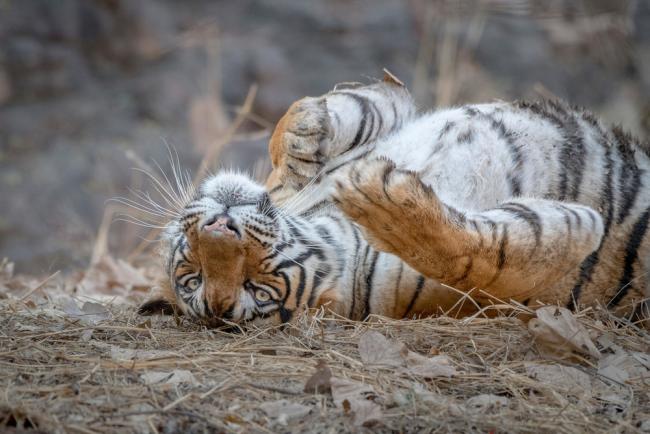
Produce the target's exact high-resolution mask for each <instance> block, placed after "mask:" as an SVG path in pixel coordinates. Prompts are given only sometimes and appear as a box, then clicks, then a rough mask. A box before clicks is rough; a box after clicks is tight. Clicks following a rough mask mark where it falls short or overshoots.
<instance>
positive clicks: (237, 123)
mask: <svg viewBox="0 0 650 434" xmlns="http://www.w3.org/2000/svg"><path fill="white" fill-rule="evenodd" d="M256 95H257V83H253V84H252V85H251V86H250V88H249V89H248V93H247V94H246V98H245V99H244V104H242V106H241V108H240V109H239V110H238V111H237V116H236V117H235V119H234V120H233V121H232V123H231V124H230V125H229V126H228V129H227V130H226V132H225V133H224V135H223V137H222V138H221V139H220V140H219V141H217V142H216V143H215V144H214V145H213V146H211V147H210V148H209V149H208V152H206V153H205V155H204V156H203V159H202V160H201V163H200V165H199V168H198V170H197V172H196V176H195V177H194V180H193V181H192V184H193V185H197V184H198V183H199V181H201V179H203V177H204V176H205V175H206V174H207V172H208V170H209V169H210V165H212V164H214V159H216V157H217V155H219V153H220V152H221V151H222V150H223V147H224V146H225V145H226V144H228V143H229V142H230V141H231V140H232V138H233V137H234V135H235V133H236V132H237V130H238V129H239V127H241V125H242V124H243V123H244V121H245V120H246V119H247V118H248V116H249V114H250V113H251V109H252V108H253V102H255V96H256ZM159 233H160V229H152V230H151V231H149V233H148V234H147V236H146V237H145V238H146V239H145V240H143V241H142V242H140V244H138V245H137V246H136V247H135V249H133V251H131V253H129V256H128V259H132V258H135V257H137V256H138V255H140V254H141V253H142V252H143V251H144V250H145V249H146V248H147V247H148V246H149V245H150V244H151V243H150V242H149V241H148V240H147V239H151V238H153V237H156V236H158V234H159Z"/></svg>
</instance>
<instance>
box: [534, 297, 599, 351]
mask: <svg viewBox="0 0 650 434" xmlns="http://www.w3.org/2000/svg"><path fill="white" fill-rule="evenodd" d="M536 314H537V318H533V319H531V320H530V321H529V323H528V329H529V330H530V332H531V333H532V334H533V336H535V342H536V344H537V346H538V348H539V349H540V351H542V352H546V353H548V354H551V355H554V356H558V357H570V356H571V355H572V353H573V351H577V352H579V353H582V354H587V355H590V356H592V357H594V358H597V359H598V358H600V357H601V354H600V351H598V348H596V346H595V345H594V343H593V342H592V341H591V338H590V337H589V333H587V331H586V330H585V329H584V327H582V325H580V323H578V321H576V319H575V317H574V316H573V314H572V313H571V311H569V310H568V309H565V308H563V307H553V306H546V307H542V308H539V309H537V311H536Z"/></svg>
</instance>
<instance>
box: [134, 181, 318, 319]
mask: <svg viewBox="0 0 650 434" xmlns="http://www.w3.org/2000/svg"><path fill="white" fill-rule="evenodd" d="M294 224H296V225H297V224H301V223H300V222H299V221H297V219H294V218H291V217H287V216H285V215H283V213H282V212H281V210H280V209H278V208H277V207H276V206H275V205H274V204H273V203H272V202H271V200H270V198H269V195H268V194H267V192H266V189H265V188H264V187H263V186H262V185H259V184H257V183H255V182H254V181H252V180H251V179H250V178H248V177H246V176H244V175H241V174H236V173H232V172H225V173H221V174H218V175H215V176H212V177H210V178H208V179H206V180H205V181H204V182H203V184H202V185H201V186H200V188H199V189H198V192H197V194H195V195H194V197H193V199H192V200H190V201H189V203H187V204H186V205H185V207H184V209H183V210H182V212H181V213H180V216H179V217H178V218H177V219H174V220H173V221H171V222H170V223H169V224H168V225H167V227H166V230H165V233H164V237H163V246H162V250H163V252H162V253H163V255H162V256H163V258H164V264H165V269H166V277H165V279H164V281H163V282H162V283H161V285H160V288H161V291H160V292H159V293H158V294H156V296H154V297H153V298H152V299H150V300H149V301H147V302H145V303H144V304H143V305H142V306H141V307H140V312H141V313H143V314H147V313H155V312H158V311H163V312H170V311H172V310H174V311H180V312H181V313H183V314H186V315H189V316H191V317H195V318H199V319H202V320H206V321H208V322H211V321H214V322H215V323H217V324H218V323H220V322H222V321H223V320H225V321H228V322H234V323H239V322H242V321H248V322H254V323H256V324H260V323H270V324H279V323H284V322H287V321H289V320H290V319H291V318H292V316H293V314H294V313H295V312H296V310H298V309H299V308H303V307H304V306H307V305H309V306H312V307H314V306H315V305H316V304H318V303H322V302H323V301H324V300H325V299H326V298H327V296H326V295H323V294H321V295H322V296H319V297H316V298H314V296H310V297H309V298H307V297H305V291H304V287H305V282H306V281H307V279H310V278H312V276H310V275H311V274H312V273H319V272H321V273H322V270H323V269H324V268H327V265H326V264H325V263H326V262H327V260H328V258H327V257H326V253H327V252H326V248H325V247H323V248H322V249H320V248H319V247H318V246H317V245H314V244H313V243H315V244H318V242H319V241H318V240H313V241H311V240H310V242H311V243H312V244H310V246H309V248H308V249H307V250H305V248H306V247H305V246H304V245H301V244H302V240H301V239H300V237H295V230H294V227H293V225H294ZM317 250H318V254H314V252H315V251H317ZM305 252H308V253H307V254H305ZM308 299H309V301H310V303H311V304H310V303H308V302H307V300H308ZM220 320H221V321H220Z"/></svg>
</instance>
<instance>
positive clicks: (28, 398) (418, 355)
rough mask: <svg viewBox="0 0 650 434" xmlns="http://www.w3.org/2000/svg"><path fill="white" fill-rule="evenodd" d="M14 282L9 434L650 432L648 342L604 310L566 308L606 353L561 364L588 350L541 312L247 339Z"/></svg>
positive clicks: (6, 314)
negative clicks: (555, 336)
mask: <svg viewBox="0 0 650 434" xmlns="http://www.w3.org/2000/svg"><path fill="white" fill-rule="evenodd" d="M51 280H56V278H52V279H51ZM1 282H2V280H1V279H0V283H1ZM11 282H13V283H11ZM15 282H16V278H15V277H14V278H12V280H10V281H9V283H7V281H5V286H4V292H2V294H4V295H3V297H4V298H3V299H2V300H0V323H2V324H3V327H2V330H0V382H1V384H2V390H3V393H2V396H0V424H2V425H0V431H1V430H2V429H4V430H5V431H4V432H13V433H17V432H21V433H36V432H80V433H94V432H115V433H130V432H133V433H141V432H153V433H156V432H157V433H175V432H184V433H195V432H196V433H202V432H364V431H365V432H459V431H463V432H558V433H560V432H594V433H606V432H607V433H611V432H647V431H650V371H649V370H648V369H649V368H650V355H649V354H648V348H650V338H649V337H648V334H647V333H646V332H645V331H643V330H641V329H638V328H637V327H636V326H634V325H633V324H630V323H628V322H627V321H625V320H620V319H616V318H614V317H612V316H611V315H609V314H608V313H607V312H605V311H602V310H597V309H596V310H594V309H591V310H586V311H584V312H582V313H580V314H576V315H573V314H568V316H567V317H566V318H563V317H562V315H560V313H562V312H564V311H561V310H560V309H556V308H553V309H556V311H555V317H556V318H557V320H558V321H564V320H568V321H572V322H573V326H572V327H573V328H574V331H573V332H571V333H575V334H577V333H581V334H582V336H581V339H586V340H588V341H589V344H591V343H592V342H593V343H594V350H589V349H585V350H584V351H582V354H579V353H575V352H572V351H568V352H564V354H563V356H564V358H563V359H558V357H559V356H561V355H562V353H563V352H562V351H559V352H558V351H554V352H553V353H554V355H550V353H549V352H548V350H549V349H551V350H553V349H555V350H557V349H558V348H557V347H562V346H568V347H570V346H571V345H572V343H576V342H578V340H574V339H573V338H574V336H567V340H566V341H565V342H564V344H557V343H556V345H557V347H556V348H548V347H545V346H544V345H545V342H544V340H543V337H544V336H543V335H542V334H539V333H538V332H537V329H538V328H539V327H541V326H544V324H543V323H544V321H546V320H545V319H544V317H543V316H540V315H538V316H539V317H540V318H538V319H536V320H534V321H536V322H537V324H536V326H535V327H532V326H531V325H530V324H529V325H528V326H527V325H526V324H525V323H524V322H523V321H522V320H520V319H515V318H507V317H502V318H496V319H486V318H481V317H476V318H473V319H453V318H447V317H441V318H428V319H420V320H401V321H396V320H389V319H386V318H380V317H372V318H370V319H369V320H368V321H366V322H353V321H348V320H344V319H340V318H332V317H328V316H323V315H322V314H320V313H318V312H316V313H312V314H310V315H305V316H303V317H302V318H301V319H300V320H299V322H298V323H296V324H292V325H288V326H285V327H271V328H265V329H258V328H249V329H245V330H239V331H234V332H233V331H225V330H221V329H209V328H206V327H204V326H202V325H200V324H197V323H195V322H192V321H191V320H189V319H187V318H174V317H158V316H156V317H142V316H139V315H138V314H137V313H136V310H135V305H133V304H132V303H130V302H129V301H128V298H123V297H119V296H116V297H115V300H120V301H119V302H117V301H115V302H113V303H110V302H109V303H106V302H105V301H103V302H102V303H95V302H88V301H84V300H87V297H84V296H82V295H79V294H75V293H74V290H70V289H69V288H67V289H66V288H62V287H60V286H59V287H51V286H52V284H51V282H40V284H39V283H35V284H34V283H31V284H29V283H26V284H25V286H26V287H27V289H26V290H25V289H21V290H19V291H17V285H16V284H15ZM2 288H3V286H2V285H0V289H2ZM30 288H31V289H30ZM132 290H134V291H135V290H136V289H132ZM48 293H49V294H50V295H49V296H47V294H48ZM39 294H40V295H39ZM52 294H55V295H52ZM548 312H550V316H551V317H553V316H554V314H553V312H554V311H553V310H549V311H548ZM548 312H547V313H548ZM551 321H553V320H551ZM547 325H548V324H547ZM550 326H551V328H552V326H553V325H552V324H550ZM547 343H548V342H546V344H547ZM570 349H571V348H569V350H570ZM568 354H570V355H571V357H570V358H566V356H567V355H568Z"/></svg>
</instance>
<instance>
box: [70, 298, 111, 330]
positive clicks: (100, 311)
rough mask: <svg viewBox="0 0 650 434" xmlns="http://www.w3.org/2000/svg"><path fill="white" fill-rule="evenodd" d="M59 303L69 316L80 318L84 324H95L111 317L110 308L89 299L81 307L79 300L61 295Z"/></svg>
mask: <svg viewBox="0 0 650 434" xmlns="http://www.w3.org/2000/svg"><path fill="white" fill-rule="evenodd" d="M57 303H58V305H59V307H60V308H61V309H62V310H63V312H65V313H66V314H67V315H68V316H69V317H71V318H74V319H78V320H80V321H81V322H82V323H83V324H87V325H95V324H97V323H98V322H100V321H105V320H107V319H110V318H111V313H110V312H109V311H108V309H106V307H105V306H103V305H101V304H99V303H93V302H91V301H87V302H85V303H84V304H83V306H82V307H81V308H79V305H78V304H77V302H76V301H75V300H74V299H73V298H72V297H69V296H62V297H59V298H58V299H57Z"/></svg>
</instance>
